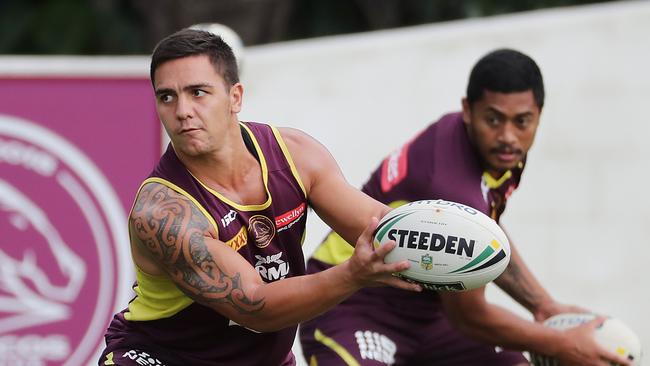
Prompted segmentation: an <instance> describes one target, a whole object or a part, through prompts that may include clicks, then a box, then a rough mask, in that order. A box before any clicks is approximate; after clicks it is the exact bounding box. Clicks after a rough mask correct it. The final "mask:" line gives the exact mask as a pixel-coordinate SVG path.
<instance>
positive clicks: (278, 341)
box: [104, 122, 307, 366]
mask: <svg viewBox="0 0 650 366" xmlns="http://www.w3.org/2000/svg"><path fill="white" fill-rule="evenodd" d="M241 129H242V135H243V136H244V140H245V142H246V145H247V147H248V148H249V150H250V151H251V153H252V154H253V155H254V156H255V157H256V158H257V160H258V161H259V163H260V166H261V168H262V178H263V181H264V185H265V188H266V191H267V200H266V201H265V202H263V203H261V204H256V205H240V204H237V203H235V202H232V201H231V200H229V199H228V198H226V197H224V196H223V195H221V194H220V193H219V192H216V191H214V190H212V189H210V188H209V187H207V186H206V185H205V184H203V183H202V182H201V181H199V180H198V179H196V178H195V177H194V176H192V174H190V172H189V171H188V170H187V169H186V168H185V166H184V165H183V164H182V162H181V161H180V160H179V159H178V157H177V156H176V154H175V152H174V150H173V148H172V146H171V145H170V146H169V147H168V149H167V151H166V152H165V154H164V155H163V156H162V158H161V159H160V162H159V163H158V165H157V166H156V168H155V169H154V171H153V173H152V174H151V175H150V177H149V178H148V179H147V180H145V182H144V183H143V185H144V184H146V183H148V182H157V183H160V184H164V185H166V186H168V187H169V188H171V189H174V190H175V191H176V192H178V193H180V194H182V195H184V196H187V197H188V198H190V199H191V200H192V201H193V202H194V203H195V204H197V205H198V206H199V209H200V210H201V211H202V212H203V214H204V215H206V217H207V218H208V221H210V222H211V223H212V225H213V226H214V229H215V231H216V232H217V233H218V238H219V240H221V241H223V242H224V243H226V244H227V245H229V246H231V247H232V248H233V249H234V250H236V251H238V253H239V254H240V255H241V256H242V257H244V258H245V259H246V260H247V261H248V262H249V263H251V265H252V266H253V267H255V269H256V270H257V272H258V273H259V275H260V276H261V277H262V279H263V280H264V281H266V282H272V281H278V280H282V279H284V278H288V277H292V276H298V275H302V274H304V273H305V265H304V258H303V253H302V247H301V244H302V240H303V234H304V230H305V223H306V219H307V218H306V216H307V198H306V194H305V190H304V187H303V185H302V182H301V181H300V178H299V177H298V174H297V171H296V168H295V166H294V164H293V161H292V159H291V156H290V155H289V153H288V150H287V148H286V146H285V144H284V142H283V141H282V138H281V137H280V134H279V133H278V131H277V130H276V129H275V128H273V127H271V126H268V125H265V124H259V123H251V122H247V123H242V124H241ZM137 274H138V278H137V280H138V282H137V284H136V286H135V287H134V289H135V291H136V294H137V296H136V298H135V299H134V300H133V301H132V302H131V304H130V305H129V308H128V309H126V310H124V311H123V312H122V313H119V314H118V315H116V317H115V318H114V320H113V322H112V323H111V326H110V327H109V331H108V333H107V335H106V339H107V344H108V347H107V350H106V351H105V352H104V354H107V353H108V352H110V351H111V349H115V350H117V349H124V348H125V346H129V347H140V348H142V349H146V350H151V351H155V352H156V355H158V356H159V357H161V359H164V360H166V362H167V363H171V364H178V365H199V366H200V365H206V366H207V365H210V366H214V365H283V364H285V362H286V360H288V359H292V357H291V347H292V345H293V340H294V337H295V332H296V327H295V326H294V327H290V328H287V329H284V330H281V331H278V332H270V333H257V332H255V331H252V330H249V329H246V328H243V327H241V326H239V325H237V324H234V323H233V322H231V321H230V320H229V319H227V318H225V317H223V316H221V315H220V314H219V313H217V312H215V311H213V310H211V309H209V308H207V307H205V306H203V305H201V304H198V303H195V302H193V301H192V300H191V299H190V298H188V297H187V296H185V295H184V294H183V293H182V292H181V291H180V290H178V288H177V287H176V286H175V285H174V284H173V283H172V282H171V280H169V279H168V278H167V277H162V276H161V277H155V276H151V275H147V274H145V273H143V272H142V271H140V270H139V269H137Z"/></svg>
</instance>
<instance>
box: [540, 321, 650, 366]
mask: <svg viewBox="0 0 650 366" xmlns="http://www.w3.org/2000/svg"><path fill="white" fill-rule="evenodd" d="M595 317H596V315H595V314H586V313H566V314H558V315H555V316H553V317H550V318H548V319H546V321H544V325H545V326H547V327H550V328H554V329H557V330H566V329H570V328H573V327H577V326H579V325H581V324H584V323H588V322H590V321H591V320H593V319H594V318H595ZM594 338H595V339H596V342H598V344H600V345H601V346H602V347H603V348H605V349H607V350H609V351H611V352H613V353H616V354H618V355H619V356H621V357H623V358H627V359H628V360H630V361H631V362H632V365H634V366H638V365H641V342H640V341H639V338H638V337H637V336H636V334H634V332H633V331H632V330H631V329H630V328H628V327H627V326H626V325H625V324H624V323H623V322H622V321H620V320H618V319H615V318H607V319H606V320H605V321H604V322H603V324H602V325H601V326H600V327H598V328H596V331H595V332H594ZM531 361H532V362H533V364H534V365H536V366H542V365H543V366H547V365H548V366H555V365H558V361H557V360H556V359H554V358H552V357H548V356H542V355H537V354H534V353H532V354H531Z"/></svg>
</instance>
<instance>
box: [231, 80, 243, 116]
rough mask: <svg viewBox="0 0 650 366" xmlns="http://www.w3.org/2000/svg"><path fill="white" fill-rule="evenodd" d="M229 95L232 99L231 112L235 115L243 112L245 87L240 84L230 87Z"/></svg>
mask: <svg viewBox="0 0 650 366" xmlns="http://www.w3.org/2000/svg"><path fill="white" fill-rule="evenodd" d="M228 95H229V97H230V110H231V111H232V112H233V113H239V112H240V111H241V103H242V99H243V97H244V87H243V86H242V85H241V84H240V83H236V84H235V85H232V86H231V87H230V92H229V94H228Z"/></svg>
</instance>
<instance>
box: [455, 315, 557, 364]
mask: <svg viewBox="0 0 650 366" xmlns="http://www.w3.org/2000/svg"><path fill="white" fill-rule="evenodd" d="M470 313H471V315H468V314H470ZM452 319H453V320H454V322H455V323H456V325H457V326H458V328H459V329H460V330H461V331H462V332H463V333H465V334H467V335H469V336H470V337H472V338H475V339H477V340H479V341H481V342H484V343H487V344H491V345H494V346H500V347H504V348H508V349H512V350H518V351H532V352H536V353H540V354H545V355H549V356H554V355H556V354H557V353H558V352H559V350H560V348H561V347H562V344H563V343H566V342H565V340H564V335H563V334H562V333H561V332H558V331H556V330H553V329H549V328H546V327H544V326H543V325H541V324H539V323H534V322H530V321H527V320H525V319H523V318H520V317H518V316H517V315H515V314H513V313H511V312H510V311H508V310H506V309H503V308H501V307H499V306H496V305H491V304H487V306H485V308H484V309H474V310H473V311H471V312H469V311H468V312H465V314H463V315H461V316H457V317H454V316H452Z"/></svg>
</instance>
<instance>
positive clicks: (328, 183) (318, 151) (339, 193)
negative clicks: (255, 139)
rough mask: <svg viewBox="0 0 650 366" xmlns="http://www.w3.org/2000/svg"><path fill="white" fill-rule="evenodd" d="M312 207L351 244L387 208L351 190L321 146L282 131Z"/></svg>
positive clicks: (310, 138) (304, 135)
mask: <svg viewBox="0 0 650 366" xmlns="http://www.w3.org/2000/svg"><path fill="white" fill-rule="evenodd" d="M281 132H282V136H283V138H284V140H285V141H286V143H287V147H288V148H289V150H290V151H291V153H292V155H293V158H294V161H295V163H296V166H297V169H298V172H299V173H300V175H301V178H302V181H303V182H304V183H305V189H306V191H307V194H308V199H309V202H310V204H311V206H312V207H313V208H314V210H315V211H316V213H318V216H320V217H321V218H322V219H323V221H325V223H327V224H328V225H329V226H330V227H332V228H333V229H334V230H335V231H336V232H338V233H339V234H340V235H341V236H342V237H343V238H344V239H346V240H347V241H348V242H350V243H354V242H356V239H357V237H358V236H359V235H360V234H361V232H363V229H364V228H365V227H366V226H367V225H368V222H369V221H370V218H371V217H372V216H375V217H377V218H380V217H382V216H383V215H384V214H385V213H386V212H388V210H389V209H388V208H387V207H386V206H385V205H383V204H381V203H379V202H377V201H375V200H374V199H372V198H370V197H368V196H367V195H366V194H364V193H363V192H361V191H359V190H358V189H356V188H355V187H353V186H351V185H350V184H349V183H348V182H347V180H346V179H345V177H344V176H343V173H342V172H341V169H340V168H339V166H338V164H337V163H336V161H335V160H334V157H333V156H332V155H331V154H330V152H329V151H328V150H327V148H325V146H323V145H322V144H321V143H319V142H318V141H316V140H315V139H313V138H312V137H310V136H308V135H306V134H304V133H303V132H301V131H298V130H291V129H282V130H281Z"/></svg>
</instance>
